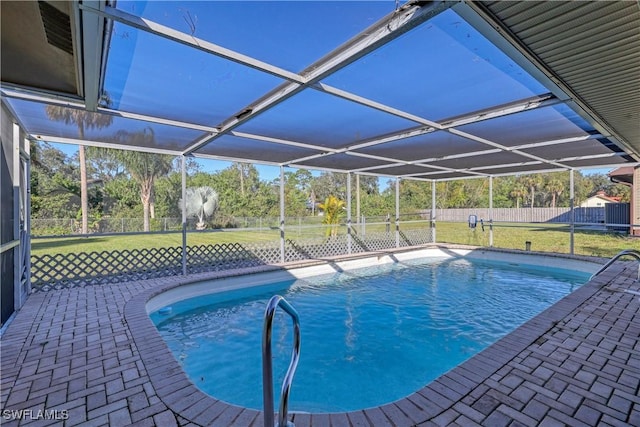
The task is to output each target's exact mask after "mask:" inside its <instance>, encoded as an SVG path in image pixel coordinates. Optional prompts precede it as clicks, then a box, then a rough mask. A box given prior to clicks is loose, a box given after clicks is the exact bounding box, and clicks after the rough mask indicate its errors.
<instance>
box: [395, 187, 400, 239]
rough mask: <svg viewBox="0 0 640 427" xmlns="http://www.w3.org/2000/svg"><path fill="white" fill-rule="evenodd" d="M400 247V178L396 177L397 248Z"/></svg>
mask: <svg viewBox="0 0 640 427" xmlns="http://www.w3.org/2000/svg"><path fill="white" fill-rule="evenodd" d="M399 247H400V178H399V177H396V248H399Z"/></svg>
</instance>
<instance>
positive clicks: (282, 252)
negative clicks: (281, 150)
mask: <svg viewBox="0 0 640 427" xmlns="http://www.w3.org/2000/svg"><path fill="white" fill-rule="evenodd" d="M284 261H285V240H284V166H280V262H284Z"/></svg>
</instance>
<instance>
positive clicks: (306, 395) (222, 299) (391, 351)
mask: <svg viewBox="0 0 640 427" xmlns="http://www.w3.org/2000/svg"><path fill="white" fill-rule="evenodd" d="M334 267H336V266H335V265H334ZM563 267H566V266H564V265H563ZM341 270H342V271H341V272H335V271H333V272H331V273H330V274H321V275H316V276H313V277H309V278H305V279H301V280H298V279H290V280H288V281H281V282H277V283H272V284H268V285H262V286H254V287H251V288H242V289H238V290H234V291H227V292H224V293H211V294H209V295H206V296H201V297H196V298H191V299H187V300H183V301H180V302H177V303H174V304H172V305H171V306H169V307H166V308H163V309H160V311H159V312H155V313H152V314H151V318H152V320H153V321H154V323H155V324H156V325H157V327H158V329H159V331H160V333H161V335H162V336H163V337H164V338H165V340H166V341H167V344H168V346H169V347H170V348H171V350H172V352H173V354H174V357H176V359H178V360H179V362H180V363H181V365H183V367H184V369H185V371H186V372H187V373H188V375H189V377H190V378H191V379H192V381H193V382H194V383H196V384H198V387H200V388H201V389H202V390H203V391H204V392H206V393H208V394H210V395H212V396H215V397H217V398H220V399H222V400H224V401H227V402H232V403H234V404H236V405H240V406H245V407H249V408H254V409H259V408H261V407H262V403H261V393H260V392H259V389H260V385H259V383H256V381H257V379H258V378H260V370H259V367H260V360H261V359H260V353H259V350H258V349H259V348H260V340H259V337H260V331H261V328H262V323H263V318H262V312H264V307H265V306H266V303H267V300H268V298H269V297H270V296H272V295H273V294H274V293H275V294H280V295H283V296H285V297H286V298H287V299H288V300H289V302H290V303H291V304H293V306H294V307H296V309H297V310H298V311H299V313H300V316H301V320H302V323H303V324H304V327H303V337H304V339H303V341H304V344H303V353H304V357H303V359H302V360H301V364H300V366H299V369H298V371H299V374H297V375H296V381H295V387H294V388H295V390H296V391H295V393H293V395H292V396H291V397H292V399H291V402H290V408H292V409H295V410H298V411H309V412H314V413H327V412H344V411H349V410H359V409H362V408H370V407H376V406H379V405H382V404H385V403H388V402H392V401H395V400H397V399H399V398H402V397H405V396H408V395H410V394H411V393H413V392H415V391H417V390H419V389H421V388H422V387H424V385H425V384H427V383H428V382H430V381H432V380H433V379H435V378H437V377H438V376H440V375H442V374H443V373H445V372H446V371H447V370H449V369H451V368H453V367H454V366H455V365H457V364H459V363H461V362H463V361H464V360H465V359H467V358H468V357H470V356H471V355H473V354H475V353H477V352H479V351H481V350H482V349H483V348H485V347H486V346H488V345H490V344H491V343H493V342H495V341H497V340H498V339H499V338H500V337H501V336H503V335H505V334H507V333H508V332H510V331H511V330H513V329H515V327H517V326H518V325H519V324H521V323H524V322H525V321H527V320H529V319H531V318H532V317H534V316H535V315H536V314H538V313H539V312H541V311H542V310H543V309H544V308H546V307H547V306H549V305H551V304H552V303H553V302H555V301H557V300H558V299H560V298H561V297H562V296H564V295H565V294H566V293H568V292H570V290H573V289H575V288H576V287H577V286H580V285H581V284H583V283H584V282H586V280H587V279H588V276H589V275H588V274H587V273H584V272H576V271H573V270H571V271H570V270H566V269H564V268H562V269H561V268H549V267H548V266H533V265H531V264H520V263H514V262H505V261H499V262H496V261H493V260H487V261H485V260H483V259H472V258H470V257H459V256H428V257H418V258H414V259H406V260H404V261H399V262H393V263H388V262H387V263H383V264H379V265H377V266H368V267H366V268H356V269H350V270H349V271H346V270H343V269H341ZM472 271H473V272H472ZM556 275H557V276H556ZM556 277H558V278H559V277H562V278H563V279H561V281H562V282H563V281H564V280H569V281H570V283H572V285H571V286H570V287H566V288H565V286H563V283H560V282H556V279H555V278H556ZM544 278H548V279H549V282H547V281H546V279H544ZM336 281H337V283H339V284H340V285H337V283H336ZM214 283H215V282H214ZM509 289H514V290H516V291H515V292H509ZM531 292H532V293H531ZM290 298H291V299H290ZM255 299H258V300H259V301H257V300H255ZM212 305H213V306H212ZM214 306H215V307H216V308H215V309H214V308H213V307H214ZM205 307H210V308H207V309H205ZM231 307H233V308H231ZM187 317H188V319H187ZM281 320H282V322H284V323H282V322H281V323H278V324H279V327H277V328H276V329H277V330H278V331H281V330H282V328H284V330H287V329H288V326H289V322H288V320H289V319H288V318H286V319H284V318H283V319H281ZM400 325H402V326H400ZM427 337H429V338H427ZM281 338H282V337H281ZM290 345H291V344H290V342H289V341H286V342H282V341H279V342H278V344H277V345H276V347H277V354H278V356H277V357H276V358H275V363H276V365H277V366H278V369H277V372H278V373H277V374H276V380H275V382H276V383H277V384H278V385H279V384H280V383H281V381H282V376H283V374H284V370H285V368H286V362H287V359H288V355H289V353H290V351H291V347H290ZM373 348H377V349H378V350H375V351H372V349H373ZM398 361H402V363H397V362H398ZM365 384H366V386H365ZM354 386H355V387H358V389H359V390H360V391H359V392H358V393H353V387H354ZM276 388H277V387H276ZM275 395H276V396H277V395H279V390H276V391H275Z"/></svg>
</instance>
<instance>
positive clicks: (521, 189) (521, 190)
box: [509, 182, 527, 208]
mask: <svg viewBox="0 0 640 427" xmlns="http://www.w3.org/2000/svg"><path fill="white" fill-rule="evenodd" d="M509 195H510V196H511V197H515V199H516V208H520V199H522V198H524V197H525V196H526V195H527V188H526V187H525V186H524V185H522V183H520V182H518V183H516V185H515V186H514V187H513V190H511V193H509Z"/></svg>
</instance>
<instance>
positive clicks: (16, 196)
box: [3, 122, 25, 311]
mask: <svg viewBox="0 0 640 427" xmlns="http://www.w3.org/2000/svg"><path fill="white" fill-rule="evenodd" d="M12 130H13V135H12V137H13V144H12V148H13V153H12V155H13V158H12V159H11V160H10V162H11V165H12V166H13V170H12V171H11V181H12V182H13V185H12V186H11V187H12V191H13V235H12V236H11V239H10V240H12V241H14V242H17V243H18V244H17V245H16V246H14V247H13V248H12V249H10V250H11V251H13V259H14V261H13V311H17V310H18V309H19V308H20V307H21V306H22V293H21V292H20V287H21V280H20V278H21V277H22V271H21V270H22V267H23V266H24V261H25V260H24V259H23V255H22V253H23V252H22V251H23V249H24V248H23V247H22V243H23V242H22V241H21V239H20V126H19V125H18V124H17V123H15V122H14V123H13V129H12ZM3 280H4V279H3Z"/></svg>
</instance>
